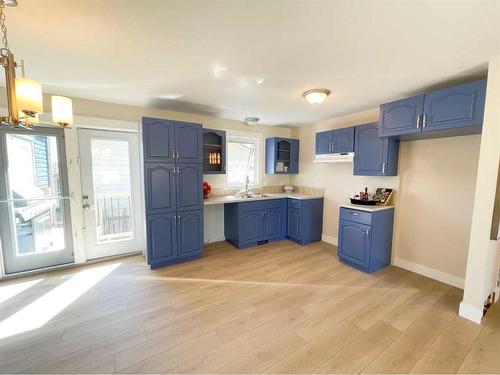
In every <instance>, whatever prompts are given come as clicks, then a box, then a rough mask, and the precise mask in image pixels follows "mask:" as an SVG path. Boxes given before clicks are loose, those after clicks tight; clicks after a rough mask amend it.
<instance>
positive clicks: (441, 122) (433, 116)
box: [422, 79, 486, 132]
mask: <svg viewBox="0 0 500 375" xmlns="http://www.w3.org/2000/svg"><path fill="white" fill-rule="evenodd" d="M485 99H486V80H484V79H483V80H481V81H475V82H470V83H466V84H463V85H458V86H455V87H451V88H446V89H443V90H436V91H432V92H431V93H429V94H427V95H425V101H424V114H423V118H422V131H423V132H432V131H435V130H447V129H453V128H459V127H470V126H476V127H481V124H482V123H483V116H484V103H485Z"/></svg>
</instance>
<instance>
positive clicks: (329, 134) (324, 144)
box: [316, 130, 333, 155]
mask: <svg viewBox="0 0 500 375" xmlns="http://www.w3.org/2000/svg"><path fill="white" fill-rule="evenodd" d="M332 146H333V130H327V131H324V132H319V133H316V155H321V154H331V153H332V152H333V150H332Z"/></svg>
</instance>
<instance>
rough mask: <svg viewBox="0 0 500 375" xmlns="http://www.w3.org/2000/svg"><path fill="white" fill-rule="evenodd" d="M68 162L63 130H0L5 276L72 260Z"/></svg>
mask: <svg viewBox="0 0 500 375" xmlns="http://www.w3.org/2000/svg"><path fill="white" fill-rule="evenodd" d="M65 160H66V158H65V148H64V130H63V129H49V128H39V127H35V128H33V129H31V130H26V129H22V128H18V129H10V128H7V129H0V239H1V250H2V256H3V261H4V268H5V273H6V274H12V273H17V272H23V271H28V270H35V269H39V268H45V267H51V266H56V265H60V264H65V263H72V262H73V261H74V257H73V247H72V238H71V226H70V213H69V197H68V181H67V171H66V162H65Z"/></svg>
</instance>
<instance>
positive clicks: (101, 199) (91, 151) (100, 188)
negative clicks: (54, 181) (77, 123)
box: [78, 129, 144, 259]
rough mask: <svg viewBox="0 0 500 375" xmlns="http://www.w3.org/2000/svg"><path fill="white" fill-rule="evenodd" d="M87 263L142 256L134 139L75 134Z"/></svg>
mask: <svg viewBox="0 0 500 375" xmlns="http://www.w3.org/2000/svg"><path fill="white" fill-rule="evenodd" d="M78 139H79V149H80V170H81V179H82V206H83V212H84V214H83V215H84V225H85V243H86V249H87V259H96V258H102V257H106V256H113V255H120V254H126V253H132V252H136V251H141V250H142V248H143V242H144V240H143V233H142V228H143V226H142V225H141V223H142V221H141V200H140V175H139V173H140V170H139V145H138V135H137V134H136V133H127V132H117V131H106V130H90V129H79V130H78Z"/></svg>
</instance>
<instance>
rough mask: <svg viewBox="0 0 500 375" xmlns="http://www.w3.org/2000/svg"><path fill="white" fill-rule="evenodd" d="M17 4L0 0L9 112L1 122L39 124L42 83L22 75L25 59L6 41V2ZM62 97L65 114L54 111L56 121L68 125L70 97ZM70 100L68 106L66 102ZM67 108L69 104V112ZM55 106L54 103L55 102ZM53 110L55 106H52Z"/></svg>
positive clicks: (1, 56)
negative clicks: (15, 53)
mask: <svg viewBox="0 0 500 375" xmlns="http://www.w3.org/2000/svg"><path fill="white" fill-rule="evenodd" d="M6 5H8V6H16V5H17V1H16V0H0V29H1V32H2V43H3V48H0V65H2V66H3V68H4V69H5V86H6V90H7V107H8V111H9V112H8V115H7V116H0V124H1V125H7V126H11V127H15V128H17V127H19V126H22V127H25V128H30V127H31V126H32V125H35V124H38V115H39V114H40V113H42V112H43V93H42V86H41V85H40V84H39V83H38V82H36V81H33V80H32V79H27V78H25V77H24V62H23V60H21V63H20V64H18V63H16V61H15V60H14V54H13V53H12V52H11V51H10V49H9V42H8V41H7V26H6V25H5V12H4V11H5V6H6ZM16 68H20V69H21V78H16ZM64 99H65V102H66V104H65V110H64V111H65V112H64V116H62V117H61V116H59V115H57V114H54V117H55V118H59V120H60V121H57V123H58V124H59V125H60V126H67V125H71V124H72V123H73V110H72V106H71V99H69V98H64ZM68 101H69V103H70V105H69V107H68V105H67V103H68ZM68 108H70V110H69V112H68ZM56 110H57V106H56ZM53 111H54V109H53Z"/></svg>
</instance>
